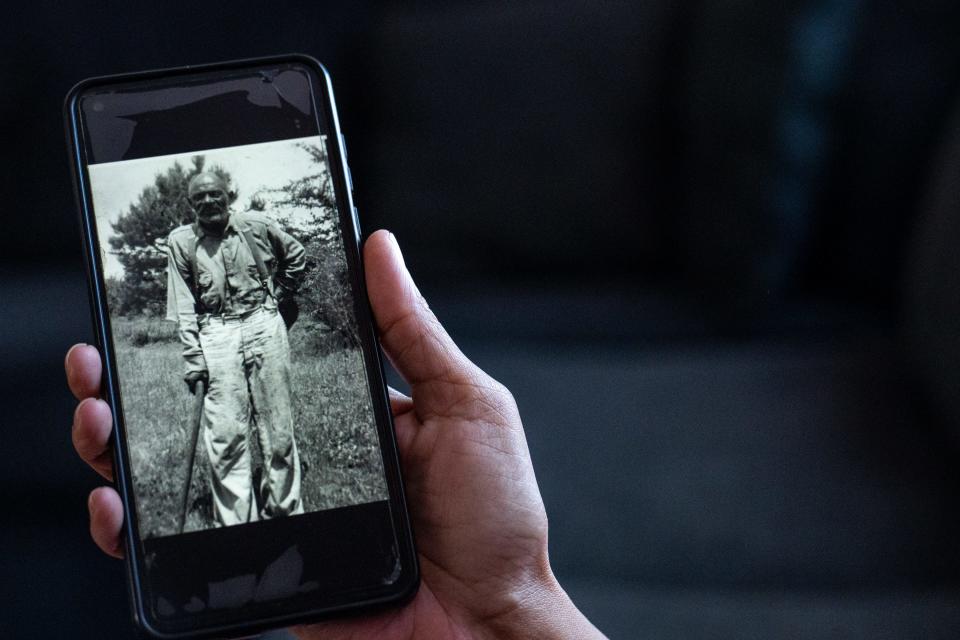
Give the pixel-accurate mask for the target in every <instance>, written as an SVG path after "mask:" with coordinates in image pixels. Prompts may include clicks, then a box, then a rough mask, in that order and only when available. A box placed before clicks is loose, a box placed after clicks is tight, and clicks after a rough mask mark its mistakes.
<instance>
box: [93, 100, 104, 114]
mask: <svg viewBox="0 0 960 640" xmlns="http://www.w3.org/2000/svg"><path fill="white" fill-rule="evenodd" d="M93 110H94V111H96V112H97V113H100V112H101V111H103V103H102V102H94V103H93Z"/></svg>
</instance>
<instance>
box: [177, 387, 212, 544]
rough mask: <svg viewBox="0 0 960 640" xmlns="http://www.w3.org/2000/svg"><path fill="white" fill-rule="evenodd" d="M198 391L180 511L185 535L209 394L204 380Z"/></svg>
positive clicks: (194, 397) (181, 525)
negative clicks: (205, 399) (205, 405)
mask: <svg viewBox="0 0 960 640" xmlns="http://www.w3.org/2000/svg"><path fill="white" fill-rule="evenodd" d="M194 389H195V390H196V391H195V393H194V394H193V433H192V434H191V438H190V458H189V462H187V481H186V482H184V483H183V497H182V499H181V500H180V502H181V503H182V504H183V508H182V509H181V510H180V533H183V527H184V525H185V524H186V523H187V510H189V508H190V504H189V500H190V485H191V483H192V482H193V461H194V459H195V458H196V455H197V438H198V437H199V435H200V421H201V420H202V419H203V397H204V396H205V395H206V394H207V385H206V383H205V382H204V381H203V380H197V386H196V387H194Z"/></svg>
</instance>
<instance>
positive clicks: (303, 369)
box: [113, 318, 387, 538]
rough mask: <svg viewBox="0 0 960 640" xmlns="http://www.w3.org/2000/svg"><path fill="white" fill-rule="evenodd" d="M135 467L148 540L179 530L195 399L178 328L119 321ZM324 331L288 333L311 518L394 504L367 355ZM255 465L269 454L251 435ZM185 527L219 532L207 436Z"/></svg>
mask: <svg viewBox="0 0 960 640" xmlns="http://www.w3.org/2000/svg"><path fill="white" fill-rule="evenodd" d="M113 335H114V341H115V343H116V356H117V367H118V369H119V377H120V382H121V394H122V398H123V404H124V414H125V419H126V420H125V422H126V428H127V439H128V443H129V450H130V464H131V467H132V471H133V479H134V491H135V494H136V504H137V514H138V516H139V518H140V530H141V531H140V533H141V535H142V536H143V537H147V538H148V537H154V536H164V535H171V534H174V533H178V530H177V527H178V518H179V512H180V504H179V500H180V492H181V491H182V487H183V485H184V483H185V482H186V474H187V463H188V459H189V455H188V454H189V451H188V449H189V445H190V434H191V428H192V427H191V424H190V423H191V413H192V411H193V410H192V404H193V396H191V395H190V392H189V391H188V390H187V387H186V385H185V384H184V382H183V379H182V375H183V360H182V358H181V357H180V351H181V346H180V341H179V339H178V338H177V332H176V326H175V324H174V323H172V322H167V321H164V320H160V319H153V318H117V319H115V320H114V321H113ZM331 339H332V337H327V336H326V335H325V334H324V332H323V326H322V325H319V324H315V323H312V322H311V321H309V320H306V319H303V318H301V320H299V321H298V322H297V324H296V325H294V327H293V329H292V330H291V331H290V346H291V359H292V380H293V382H292V386H293V388H292V393H293V403H294V428H295V433H296V442H297V448H298V449H299V452H300V462H301V467H302V478H303V483H302V493H301V495H302V498H303V501H304V509H305V510H306V511H307V512H310V511H319V510H322V509H331V508H334V507H341V506H347V505H352V504H360V503H364V502H370V501H373V500H382V499H385V498H386V497H387V491H386V484H385V482H384V478H383V470H382V465H381V460H380V450H379V446H378V442H377V434H376V429H375V427H374V423H373V415H372V411H371V408H370V401H369V394H368V391H367V386H366V381H365V376H364V368H363V359H362V354H361V353H360V351H359V350H358V349H344V348H342V347H333V346H331V345H330V344H329V343H330V340H331ZM251 443H252V444H251V451H252V452H253V454H254V464H255V466H260V465H261V464H262V462H261V456H260V452H259V451H258V449H257V446H256V437H251ZM195 460H196V461H195V464H194V468H193V489H192V491H191V497H190V507H189V511H188V514H187V521H186V526H185V530H186V531H194V530H199V529H206V528H209V527H212V526H213V520H212V498H211V493H210V486H209V479H210V469H209V462H208V460H207V456H206V453H205V450H204V448H203V443H202V439H201V440H200V442H199V443H198V447H197V455H196V458H195Z"/></svg>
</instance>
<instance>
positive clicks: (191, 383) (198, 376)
mask: <svg viewBox="0 0 960 640" xmlns="http://www.w3.org/2000/svg"><path fill="white" fill-rule="evenodd" d="M201 380H203V385H204V387H206V386H208V384H207V383H208V381H209V380H210V374H209V373H207V371H206V370H204V371H191V372H190V373H188V374H187V375H185V376H183V381H184V382H186V383H187V388H188V389H190V393H192V394H194V395H196V394H197V383H198V382H200V381H201Z"/></svg>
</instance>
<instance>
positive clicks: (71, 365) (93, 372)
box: [63, 344, 103, 400]
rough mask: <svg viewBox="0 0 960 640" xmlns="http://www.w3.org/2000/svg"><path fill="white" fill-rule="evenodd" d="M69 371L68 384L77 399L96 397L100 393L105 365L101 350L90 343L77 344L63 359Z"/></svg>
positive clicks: (67, 371) (65, 367)
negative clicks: (103, 364) (101, 360)
mask: <svg viewBox="0 0 960 640" xmlns="http://www.w3.org/2000/svg"><path fill="white" fill-rule="evenodd" d="M63 364H64V369H65V370H66V373H67V386H69V387H70V391H71V392H73V395H74V396H76V398H77V400H83V399H84V398H96V397H97V396H99V395H100V377H101V376H102V375H103V367H102V364H101V362H100V352H99V351H97V349H96V347H92V346H90V345H88V344H75V345H73V346H72V347H70V350H69V351H67V357H66V358H64V361H63Z"/></svg>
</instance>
